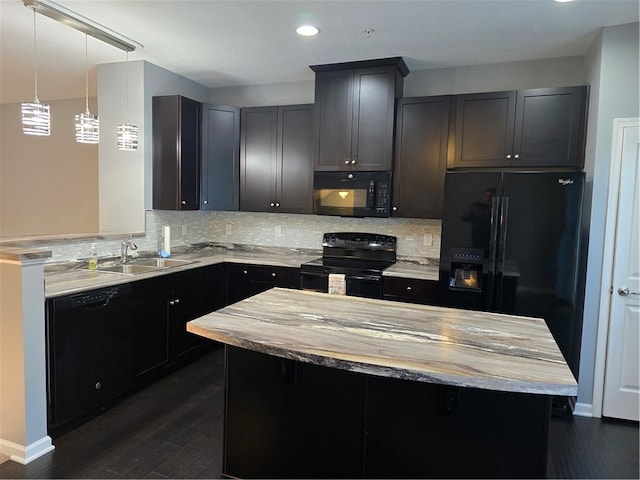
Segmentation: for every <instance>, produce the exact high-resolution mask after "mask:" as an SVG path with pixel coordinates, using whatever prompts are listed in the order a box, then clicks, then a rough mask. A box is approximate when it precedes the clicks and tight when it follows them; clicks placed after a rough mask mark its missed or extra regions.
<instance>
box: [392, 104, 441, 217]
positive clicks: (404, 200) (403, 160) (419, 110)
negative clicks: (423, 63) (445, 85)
mask: <svg viewBox="0 0 640 480" xmlns="http://www.w3.org/2000/svg"><path fill="white" fill-rule="evenodd" d="M449 105H450V97H418V98H403V99H402V100H401V101H400V104H399V107H398V121H397V132H398V133H397V135H396V158H395V168H394V172H393V208H392V211H393V216H394V217H415V218H442V202H443V200H444V173H445V171H446V168H447V142H448V138H449V118H450V115H449Z"/></svg>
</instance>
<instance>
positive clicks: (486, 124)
mask: <svg viewBox="0 0 640 480" xmlns="http://www.w3.org/2000/svg"><path fill="white" fill-rule="evenodd" d="M515 111H516V92H515V91H509V92H493V93H479V94H470V95H459V96H458V97H457V98H456V129H455V152H454V157H453V165H451V166H452V167H505V166H511V160H512V155H513V153H512V152H513V128H514V118H515Z"/></svg>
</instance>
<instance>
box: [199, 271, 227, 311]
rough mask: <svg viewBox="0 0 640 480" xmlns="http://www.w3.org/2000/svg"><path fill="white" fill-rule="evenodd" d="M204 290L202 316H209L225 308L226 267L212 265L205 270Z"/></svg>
mask: <svg viewBox="0 0 640 480" xmlns="http://www.w3.org/2000/svg"><path fill="white" fill-rule="evenodd" d="M204 276H205V280H204V288H203V293H202V314H203V315H204V314H207V313H209V312H213V311H215V310H218V309H219V308H222V307H224V305H225V301H226V289H225V285H226V269H225V265H224V264H222V263H220V264H218V265H211V266H209V267H206V269H205V274H204Z"/></svg>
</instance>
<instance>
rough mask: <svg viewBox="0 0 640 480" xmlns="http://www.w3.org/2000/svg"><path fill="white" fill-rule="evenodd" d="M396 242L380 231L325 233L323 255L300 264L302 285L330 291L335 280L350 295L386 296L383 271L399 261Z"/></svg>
mask: <svg viewBox="0 0 640 480" xmlns="http://www.w3.org/2000/svg"><path fill="white" fill-rule="evenodd" d="M396 243H397V240H396V237H394V236H390V235H381V234H377V233H357V232H337V233H325V234H324V235H323V238H322V257H321V258H317V259H315V260H312V261H310V262H307V263H303V264H302V265H301V266H300V288H302V289H303V290H314V291H317V292H328V291H329V283H330V282H329V281H330V279H331V280H332V285H335V284H336V282H337V284H342V286H343V291H344V293H345V294H346V295H352V296H356V297H368V298H382V272H383V271H384V269H385V268H388V267H390V266H391V265H393V264H394V263H395V262H396ZM331 277H333V278H331Z"/></svg>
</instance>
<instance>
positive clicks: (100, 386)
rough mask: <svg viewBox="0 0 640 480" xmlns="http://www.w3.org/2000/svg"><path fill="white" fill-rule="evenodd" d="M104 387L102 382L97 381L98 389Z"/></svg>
mask: <svg viewBox="0 0 640 480" xmlns="http://www.w3.org/2000/svg"><path fill="white" fill-rule="evenodd" d="M101 388H102V382H97V383H96V390H100V389H101Z"/></svg>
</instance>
